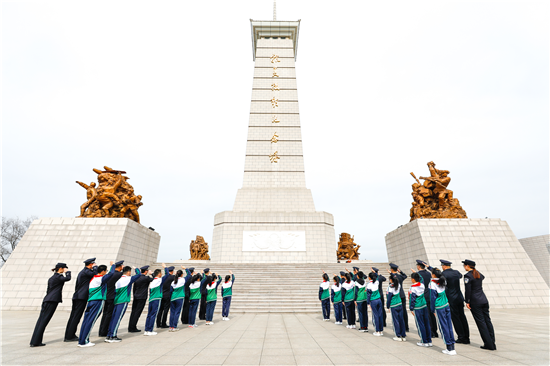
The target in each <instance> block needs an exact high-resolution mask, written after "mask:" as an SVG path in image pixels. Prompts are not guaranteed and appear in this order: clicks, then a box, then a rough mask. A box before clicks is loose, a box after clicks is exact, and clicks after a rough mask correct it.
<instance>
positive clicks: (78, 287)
mask: <svg viewBox="0 0 550 366" xmlns="http://www.w3.org/2000/svg"><path fill="white" fill-rule="evenodd" d="M96 274H97V266H94V267H93V268H92V269H89V268H86V267H84V268H83V269H82V271H80V273H79V274H78V277H77V278H76V284H75V285H74V295H73V300H86V301H88V296H89V295H90V294H89V293H88V290H89V289H90V281H91V279H92V278H93V277H94V276H95V275H96Z"/></svg>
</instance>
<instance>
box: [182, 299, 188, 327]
mask: <svg viewBox="0 0 550 366" xmlns="http://www.w3.org/2000/svg"><path fill="white" fill-rule="evenodd" d="M181 324H189V297H188V296H187V295H185V299H184V300H183V308H182V309H181Z"/></svg>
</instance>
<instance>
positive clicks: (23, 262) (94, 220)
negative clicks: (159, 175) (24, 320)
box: [0, 167, 160, 310]
mask: <svg viewBox="0 0 550 366" xmlns="http://www.w3.org/2000/svg"><path fill="white" fill-rule="evenodd" d="M94 171H95V172H96V173H97V174H98V181H99V187H97V188H96V187H95V183H93V182H92V183H90V185H86V184H84V183H81V182H77V183H78V184H80V185H81V186H82V187H84V188H85V189H86V191H87V201H86V202H85V203H84V204H83V205H82V206H81V207H80V209H81V216H84V217H77V218H64V217H60V218H41V219H37V220H34V221H33V223H32V224H31V226H30V227H29V229H28V230H27V232H26V233H25V235H24V236H23V238H22V239H21V241H20V242H19V244H17V247H16V248H15V250H14V251H13V253H12V254H11V256H10V257H9V258H8V260H7V262H6V263H5V264H4V266H3V267H2V269H1V270H0V272H1V276H2V309H3V310H40V307H41V304H42V299H43V298H44V295H45V294H46V288H47V283H48V279H49V278H50V276H51V274H52V272H51V269H52V268H53V267H54V266H55V264H56V263H57V262H63V263H66V264H67V265H68V266H69V270H70V271H71V272H72V276H73V279H72V280H71V281H70V282H68V283H67V284H66V285H65V286H64V288H63V303H61V304H60V305H59V307H58V309H62V310H69V309H70V308H71V298H72V295H73V291H74V285H75V283H76V277H77V275H78V272H80V270H82V268H83V267H84V264H83V261H84V260H86V259H88V258H93V257H96V258H97V259H96V263H97V264H98V265H99V264H107V265H108V264H109V261H117V260H124V261H125V262H124V263H125V264H127V265H130V266H136V267H141V266H143V265H147V264H153V263H154V262H156V260H157V255H158V249H159V244H160V235H159V234H158V233H157V232H155V231H154V230H153V229H152V228H147V227H145V226H143V225H141V224H139V215H138V214H137V208H138V207H139V206H140V201H141V196H135V195H134V194H133V188H132V186H130V185H129V184H128V183H127V182H126V180H128V177H125V176H123V175H122V174H125V172H122V171H115V170H113V169H110V168H108V167H105V171H100V170H97V169H94Z"/></svg>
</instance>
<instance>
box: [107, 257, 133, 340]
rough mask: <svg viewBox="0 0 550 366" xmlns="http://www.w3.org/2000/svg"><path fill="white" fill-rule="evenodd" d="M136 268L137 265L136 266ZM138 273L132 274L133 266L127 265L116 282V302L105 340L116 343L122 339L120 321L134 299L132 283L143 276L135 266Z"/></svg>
mask: <svg viewBox="0 0 550 366" xmlns="http://www.w3.org/2000/svg"><path fill="white" fill-rule="evenodd" d="M134 268H135V267H134ZM135 271H136V274H135V275H134V276H131V275H132V267H130V266H126V267H124V268H123V269H122V277H120V279H119V280H118V281H116V283H115V302H114V306H115V307H114V309H113V316H112V317H111V322H110V323H109V331H108V333H107V338H105V342H107V343H114V342H120V341H122V339H120V338H118V336H117V333H118V327H119V326H120V321H121V320H122V317H123V316H124V313H125V312H126V309H127V308H128V304H129V303H130V301H131V300H132V285H133V284H134V282H136V280H137V279H138V278H139V277H140V276H141V272H140V271H139V269H137V268H135Z"/></svg>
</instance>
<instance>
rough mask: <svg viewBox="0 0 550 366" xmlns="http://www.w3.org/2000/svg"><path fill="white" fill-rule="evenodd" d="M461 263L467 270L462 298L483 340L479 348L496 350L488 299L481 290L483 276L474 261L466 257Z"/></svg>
mask: <svg viewBox="0 0 550 366" xmlns="http://www.w3.org/2000/svg"><path fill="white" fill-rule="evenodd" d="M462 263H464V269H465V270H466V271H468V273H466V274H465V275H464V287H465V294H464V295H465V296H464V300H465V301H466V307H467V308H468V309H470V310H471V312H472V316H473V317H474V320H475V321H476V325H477V329H478V330H479V334H480V335H481V339H482V340H483V346H480V348H482V349H486V350H490V351H496V349H497V346H496V344H495V331H494V329H493V323H492V322H491V317H490V316H489V301H488V300H487V297H486V296H485V293H484V292H483V280H484V279H485V276H483V275H482V274H481V273H480V272H479V271H478V270H476V262H474V261H471V260H469V259H466V260H464V261H462Z"/></svg>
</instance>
